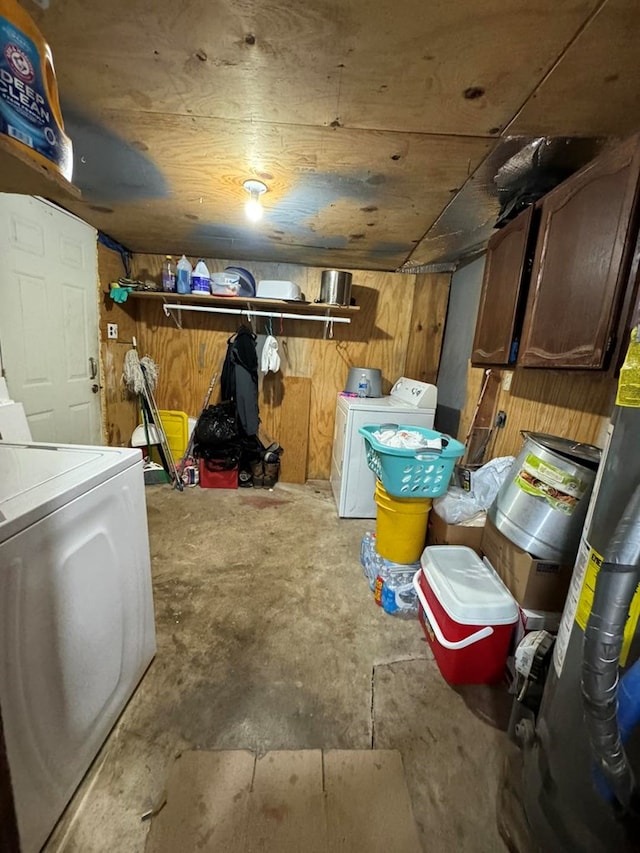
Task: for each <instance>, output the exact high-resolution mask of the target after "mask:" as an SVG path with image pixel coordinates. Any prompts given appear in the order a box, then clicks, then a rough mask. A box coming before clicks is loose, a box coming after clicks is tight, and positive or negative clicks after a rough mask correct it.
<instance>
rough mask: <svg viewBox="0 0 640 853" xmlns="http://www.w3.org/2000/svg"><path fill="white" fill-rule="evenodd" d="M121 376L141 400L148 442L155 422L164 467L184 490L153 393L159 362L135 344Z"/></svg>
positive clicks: (156, 381) (175, 482)
mask: <svg viewBox="0 0 640 853" xmlns="http://www.w3.org/2000/svg"><path fill="white" fill-rule="evenodd" d="M122 378H123V380H124V383H125V385H126V386H127V388H128V389H129V391H131V392H132V393H133V394H136V395H137V396H138V398H139V400H140V408H141V409H142V416H143V419H144V429H145V437H146V440H147V445H149V444H150V441H149V425H152V426H153V427H155V430H156V432H157V435H158V437H159V439H160V445H159V448H158V452H159V454H160V459H161V461H162V464H163V466H164V469H165V471H166V472H167V473H168V474H169V476H170V477H171V478H172V480H173V484H174V486H175V488H177V489H179V490H180V491H182V489H183V485H182V479H181V478H180V476H179V475H178V471H177V469H176V465H175V462H174V460H173V455H172V453H171V448H170V447H169V442H168V441H167V435H166V433H165V431H164V427H163V425H162V420H161V418H160V413H159V411H158V406H157V404H156V401H155V398H154V396H153V391H154V389H155V387H156V385H157V384H158V368H157V366H156V363H155V362H154V361H153V359H151V358H149V356H146V355H145V356H143V357H142V358H140V357H139V356H138V351H137V349H136V348H135V345H134V348H133V349H131V350H129V351H128V352H127V353H126V355H125V357H124V366H123V372H122Z"/></svg>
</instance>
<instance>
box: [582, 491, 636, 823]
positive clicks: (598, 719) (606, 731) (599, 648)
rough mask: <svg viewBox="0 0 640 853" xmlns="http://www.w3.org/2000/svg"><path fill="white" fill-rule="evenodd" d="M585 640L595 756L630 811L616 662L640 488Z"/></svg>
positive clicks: (613, 545)
mask: <svg viewBox="0 0 640 853" xmlns="http://www.w3.org/2000/svg"><path fill="white" fill-rule="evenodd" d="M604 557H605V561H604V563H603V565H602V567H601V569H600V571H599V573H598V579H597V581H596V589H595V593H594V600H593V608H592V610H591V614H590V616H589V621H588V623H587V628H586V631H585V637H584V647H583V659H582V699H583V708H584V714H585V722H586V726H587V731H588V733H589V740H590V743H591V753H592V756H593V758H594V761H595V763H596V765H597V767H598V768H599V769H600V771H601V772H602V774H603V776H604V779H605V781H606V782H607V783H608V785H609V786H610V788H611V791H612V793H613V794H614V795H615V797H616V799H617V800H618V802H619V803H620V804H621V805H622V806H624V807H625V808H629V806H630V804H631V802H632V798H633V796H634V788H635V780H634V776H633V771H632V769H631V767H630V765H629V762H628V760H627V756H626V754H625V750H624V747H623V744H622V739H621V735H620V728H619V725H618V718H617V710H618V702H617V692H618V663H619V660H620V652H621V650H622V642H623V637H624V628H625V624H626V621H627V617H628V615H629V605H630V604H631V600H632V598H633V596H634V594H635V591H636V589H637V587H638V581H639V580H640V486H638V487H637V488H636V490H635V492H634V493H633V495H632V496H631V499H630V500H629V503H628V504H627V507H626V509H625V512H624V513H623V515H622V517H621V519H620V521H619V522H618V525H617V527H616V529H615V533H614V534H613V537H612V538H611V540H610V542H609V545H608V547H607V550H606V553H605V555H604Z"/></svg>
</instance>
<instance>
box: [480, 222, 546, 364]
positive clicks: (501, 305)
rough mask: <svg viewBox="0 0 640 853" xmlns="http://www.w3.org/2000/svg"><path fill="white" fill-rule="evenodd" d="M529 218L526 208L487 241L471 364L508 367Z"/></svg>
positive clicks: (514, 334)
mask: <svg viewBox="0 0 640 853" xmlns="http://www.w3.org/2000/svg"><path fill="white" fill-rule="evenodd" d="M532 217H533V208H532V207H528V208H527V209H526V210H525V211H524V212H523V213H521V214H520V215H519V216H517V217H516V218H515V219H514V220H513V222H510V223H509V224H508V225H506V226H505V227H504V228H502V229H501V230H500V231H498V233H497V234H494V235H493V237H492V238H491V240H489V245H488V247H487V258H486V261H485V266H484V279H483V282H482V294H481V296H480V308H479V311H478V320H477V323H476V334H475V338H474V341H473V352H472V353H471V362H472V363H473V364H509V361H510V355H511V346H512V343H513V340H514V337H516V335H517V334H518V331H519V329H518V328H517V325H518V321H519V319H521V315H520V314H519V306H520V305H521V303H522V299H521V294H522V287H523V283H524V279H525V273H526V271H525V266H526V261H527V244H528V242H529V232H530V230H531V222H532Z"/></svg>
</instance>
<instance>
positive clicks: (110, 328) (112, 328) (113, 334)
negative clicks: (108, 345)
mask: <svg viewBox="0 0 640 853" xmlns="http://www.w3.org/2000/svg"><path fill="white" fill-rule="evenodd" d="M107 337H108V338H109V339H110V340H112V341H117V340H118V324H117V323H107Z"/></svg>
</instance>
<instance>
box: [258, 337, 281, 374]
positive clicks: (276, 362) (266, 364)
mask: <svg viewBox="0 0 640 853" xmlns="http://www.w3.org/2000/svg"><path fill="white" fill-rule="evenodd" d="M261 369H262V372H263V373H269V371H271V373H277V372H278V371H279V370H280V353H279V352H278V341H277V340H276V339H275V338H274V337H273V335H267V338H266V340H265V342H264V346H263V347H262V363H261Z"/></svg>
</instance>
